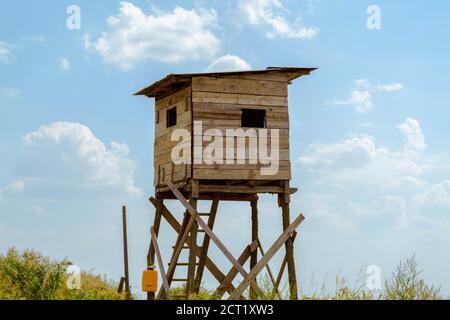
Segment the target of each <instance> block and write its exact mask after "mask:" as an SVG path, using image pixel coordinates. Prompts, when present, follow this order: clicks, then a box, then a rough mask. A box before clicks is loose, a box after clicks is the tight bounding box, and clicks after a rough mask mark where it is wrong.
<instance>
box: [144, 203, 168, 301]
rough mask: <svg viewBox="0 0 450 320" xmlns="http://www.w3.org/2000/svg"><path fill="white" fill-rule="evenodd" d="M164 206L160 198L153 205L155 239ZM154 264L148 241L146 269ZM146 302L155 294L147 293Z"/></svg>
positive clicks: (153, 250)
mask: <svg viewBox="0 0 450 320" xmlns="http://www.w3.org/2000/svg"><path fill="white" fill-rule="evenodd" d="M163 205H164V200H163V199H161V198H158V200H156V205H155V209H156V210H155V219H154V221H153V228H154V231H155V235H156V237H158V234H159V227H160V225H161V216H162V206H163ZM154 264H155V248H154V246H153V241H150V245H149V249H148V253H147V268H150V266H152V265H154ZM147 300H155V293H154V292H149V293H147Z"/></svg>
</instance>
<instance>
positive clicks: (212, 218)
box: [194, 198, 219, 293]
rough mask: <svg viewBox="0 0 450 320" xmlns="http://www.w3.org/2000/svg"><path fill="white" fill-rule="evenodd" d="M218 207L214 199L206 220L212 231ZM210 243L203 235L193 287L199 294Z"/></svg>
mask: <svg viewBox="0 0 450 320" xmlns="http://www.w3.org/2000/svg"><path fill="white" fill-rule="evenodd" d="M218 206H219V199H218V198H215V199H214V200H213V202H212V204H211V210H210V211H209V218H208V227H209V228H210V229H211V230H212V229H213V227H214V223H215V221H216V215H217V208H218ZM210 242H211V238H210V237H209V235H208V234H206V233H205V236H204V238H203V244H202V247H201V254H200V260H199V263H198V268H197V274H196V275H195V287H194V291H195V292H196V293H199V291H200V286H201V284H202V278H203V271H204V270H205V263H206V258H207V257H208V250H209V244H210Z"/></svg>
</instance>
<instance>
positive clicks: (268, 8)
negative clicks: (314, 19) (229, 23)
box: [238, 0, 319, 39]
mask: <svg viewBox="0 0 450 320" xmlns="http://www.w3.org/2000/svg"><path fill="white" fill-rule="evenodd" d="M238 10H239V12H241V14H242V15H243V16H244V19H245V21H246V22H247V23H249V24H251V25H255V26H263V27H265V28H266V29H268V30H267V32H266V35H267V37H268V38H274V37H285V38H293V39H312V38H314V37H315V36H316V35H317V34H318V33H319V29H318V28H315V27H306V26H304V25H303V24H302V23H301V21H300V20H298V19H297V21H295V22H294V23H290V22H288V21H287V19H286V17H285V14H286V12H287V10H286V8H285V7H284V6H283V3H282V1H281V0H240V1H239V3H238Z"/></svg>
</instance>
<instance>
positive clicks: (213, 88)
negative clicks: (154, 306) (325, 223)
mask: <svg viewBox="0 0 450 320" xmlns="http://www.w3.org/2000/svg"><path fill="white" fill-rule="evenodd" d="M314 70H315V69H314V68H268V69H266V70H252V71H240V72H216V73H194V74H171V75H169V76H167V77H165V78H164V79H162V80H160V81H157V82H155V83H154V84H152V85H150V86H148V87H146V88H144V89H142V90H141V91H139V92H137V93H136V94H135V95H143V96H147V97H149V98H155V100H156V103H155V128H156V130H155V143H154V186H155V197H152V198H151V199H150V201H151V202H152V204H153V205H154V206H155V208H156V213H155V220H154V226H153V227H152V229H151V233H152V240H151V243H150V246H149V252H148V257H147V260H148V266H149V268H153V265H154V264H155V255H156V258H158V265H159V269H160V272H161V278H162V280H163V284H162V286H161V289H160V291H159V293H158V295H157V296H156V295H155V292H149V294H148V297H149V299H154V298H159V299H163V298H168V297H169V289H170V286H171V285H172V283H173V282H175V281H180V282H181V281H182V282H185V286H186V297H188V296H189V294H192V293H196V292H198V291H199V289H200V284H201V282H202V277H203V273H204V270H205V269H207V270H208V271H209V272H211V274H212V275H213V276H214V277H215V278H216V279H217V280H218V282H219V286H218V288H217V290H216V292H215V295H216V297H217V298H221V297H223V295H224V294H226V293H228V294H229V298H230V299H240V298H242V294H243V292H244V291H245V290H246V289H247V288H248V287H250V297H251V298H252V299H256V298H257V297H258V295H259V294H261V292H260V290H259V288H258V286H257V284H256V281H255V280H256V277H257V275H258V274H259V273H260V271H261V270H262V269H263V268H266V269H267V271H268V273H269V276H270V278H271V280H272V282H273V285H274V294H278V287H279V285H280V282H281V281H282V276H283V274H284V271H285V269H286V267H287V271H288V280H289V288H290V297H291V299H297V280H296V272H295V263H294V249H293V243H294V239H295V235H296V232H295V230H296V228H297V227H298V226H299V225H300V223H301V222H302V220H303V219H304V217H303V215H300V216H299V217H298V218H297V219H295V220H293V221H291V218H290V213H289V203H290V195H291V194H292V193H295V192H296V189H295V188H291V187H290V180H291V162H290V152H289V108H288V85H289V84H290V83H291V82H292V81H293V80H295V79H297V78H299V77H301V76H305V75H309V74H310V73H311V72H312V71H314ZM264 193H266V194H276V195H277V196H278V205H279V207H280V208H281V212H282V221H283V229H284V230H283V233H282V234H281V236H280V237H279V238H278V239H277V241H276V242H275V243H274V244H273V245H272V247H271V248H270V249H269V250H268V251H267V252H265V251H264V250H263V248H262V246H261V242H260V241H259V234H258V194H264ZM170 199H175V200H178V201H180V202H181V203H182V204H183V206H184V207H185V208H186V212H185V214H184V219H183V221H181V222H178V221H177V220H176V218H175V217H174V215H172V213H171V212H170V211H169V210H168V209H167V207H165V205H164V201H165V200H170ZM200 200H210V201H212V204H211V210H210V212H207V213H199V212H197V209H196V208H197V203H198V201H200ZM220 201H248V202H250V205H251V220H252V230H251V234H252V243H250V244H249V245H248V246H247V247H246V248H245V249H244V251H243V252H242V254H241V256H240V257H238V258H235V257H234V256H233V255H232V254H231V253H230V252H229V251H228V249H227V248H226V247H225V246H224V244H223V243H222V242H221V240H220V239H219V238H218V237H217V236H216V235H215V233H214V232H213V231H212V229H213V228H214V227H215V226H214V223H215V218H216V214H217V211H218V206H219V202H220ZM162 217H164V218H165V220H167V222H168V223H169V224H170V225H171V226H172V227H173V229H174V230H175V232H176V233H177V241H176V243H175V245H174V247H173V248H174V249H173V253H172V257H171V259H170V263H169V268H168V270H167V272H166V270H165V268H164V262H163V261H162V257H161V254H160V251H159V246H158V243H157V236H158V233H159V229H160V223H161V220H162V219H161V218H162ZM216 227H220V226H216ZM200 235H202V237H199V236H200ZM200 238H202V239H200ZM200 240H201V241H200ZM211 241H212V242H214V244H215V245H216V246H217V247H218V249H219V250H220V251H221V252H222V253H223V254H224V255H225V256H226V258H227V259H228V260H229V261H230V263H231V267H232V268H231V270H230V271H228V272H226V273H223V272H222V271H221V270H220V269H219V268H218V267H217V265H216V264H215V263H214V262H213V261H212V260H211V258H210V257H209V256H208V249H209V245H210V242H211ZM282 246H284V247H285V248H286V255H285V258H284V261H283V263H282V265H281V267H280V270H279V272H278V275H277V276H276V277H275V276H274V274H273V273H272V271H271V269H270V267H269V264H268V263H269V261H270V259H271V258H272V257H273V256H274V255H275V254H276V252H277V251H278V250H279V249H280V248H281V247H282ZM182 250H188V252H189V254H188V256H189V260H188V261H186V262H180V261H179V258H180V254H181V252H182ZM259 253H260V255H259ZM248 259H250V270H249V271H246V270H245V269H244V265H245V264H246V261H247V260H248ZM177 267H185V268H187V270H186V274H187V276H186V277H185V278H182V279H177V278H174V275H175V270H176V268H177ZM238 273H240V274H241V275H242V276H243V277H244V280H243V281H242V282H241V283H240V284H239V285H238V286H237V287H235V286H234V285H233V280H234V278H235V276H236V275H237V274H238Z"/></svg>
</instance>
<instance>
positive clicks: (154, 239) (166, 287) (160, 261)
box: [150, 227, 170, 299]
mask: <svg viewBox="0 0 450 320" xmlns="http://www.w3.org/2000/svg"><path fill="white" fill-rule="evenodd" d="M150 234H151V237H152V243H153V247H154V250H155V253H156V257H157V258H158V264H159V269H160V270H161V278H162V280H163V286H164V290H165V291H166V297H167V299H170V292H169V290H170V287H169V282H168V281H167V278H166V271H165V268H164V261H163V259H162V256H161V251H160V250H159V245H158V238H157V237H156V233H155V230H154V227H152V228H151V229H150Z"/></svg>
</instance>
